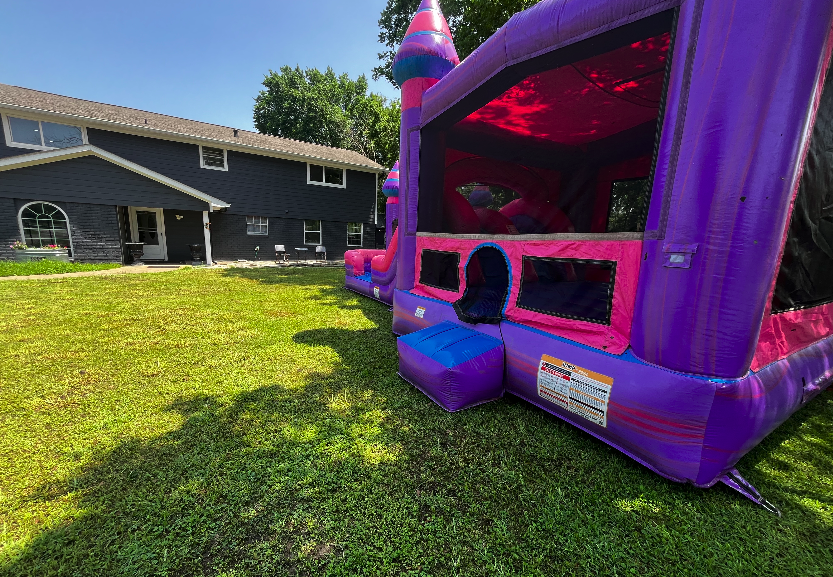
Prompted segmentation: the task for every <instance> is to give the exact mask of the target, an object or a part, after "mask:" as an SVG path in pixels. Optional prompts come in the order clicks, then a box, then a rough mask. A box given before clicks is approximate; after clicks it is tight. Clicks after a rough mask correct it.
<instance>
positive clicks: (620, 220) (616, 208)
mask: <svg viewBox="0 0 833 577" xmlns="http://www.w3.org/2000/svg"><path fill="white" fill-rule="evenodd" d="M648 200H649V191H648V179H647V178H630V179H627V180H614V181H613V183H612V185H611V190H610V207H609V212H608V215H607V231H606V232H644V231H645V218H646V217H647V214H648Z"/></svg>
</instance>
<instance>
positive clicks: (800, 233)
mask: <svg viewBox="0 0 833 577" xmlns="http://www.w3.org/2000/svg"><path fill="white" fill-rule="evenodd" d="M829 302H833V75H831V74H830V71H829V70H828V72H827V78H826V80H825V83H824V89H823V92H822V95H821V102H820V104H819V109H818V113H817V115H816V124H815V126H814V127H813V133H812V135H811V139H810V148H809V150H808V152H807V159H806V160H805V162H804V172H803V173H802V175H801V183H800V184H799V188H798V195H797V196H796V199H795V207H794V208H793V214H792V219H791V221H790V229H789V233H788V234H787V242H786V245H785V247H784V257H783V259H782V260H781V268H780V270H779V271H778V279H777V281H776V283H775V293H774V295H773V299H772V312H774V313H778V312H784V311H788V310H795V309H802V308H810V307H814V306H818V305H822V304H826V303H829Z"/></svg>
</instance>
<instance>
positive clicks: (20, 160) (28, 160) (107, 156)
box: [0, 144, 231, 208]
mask: <svg viewBox="0 0 833 577" xmlns="http://www.w3.org/2000/svg"><path fill="white" fill-rule="evenodd" d="M82 156H97V157H99V158H102V159H104V160H107V161H109V162H112V163H113V164H115V165H117V166H121V167H122V168H126V169H127V170H130V171H132V172H135V173H137V174H141V175H142V176H145V177H147V178H149V179H151V180H155V181H156V182H159V183H161V184H164V185H165V186H169V187H171V188H173V189H174V190H178V191H179V192H183V193H185V194H187V195H189V196H193V197H194V198H198V199H200V200H202V201H205V202H207V203H209V204H210V205H211V206H212V207H217V208H228V207H229V206H231V205H230V204H229V203H227V202H225V201H223V200H220V199H219V198H215V197H213V196H211V195H208V194H205V193H204V192H200V191H199V190H197V189H196V188H191V187H190V186H188V185H187V184H182V183H181V182H179V181H177V180H174V179H172V178H168V177H167V176H165V175H164V174H159V173H158V172H155V171H153V170H150V169H149V168H145V167H144V166H142V165H140V164H136V163H135V162H130V161H129V160H127V159H125V158H122V157H121V156H116V155H115V154H113V153H112V152H107V151H106V150H104V149H102V148H98V147H97V146H93V145H92V144H83V145H81V146H71V147H69V148H58V149H55V150H48V151H44V152H33V153H31V154H21V155H20V156H9V157H7V158H0V172H2V171H4V170H14V169H15V168H23V167H25V166H37V165H38V164H47V163H50V162H59V161H61V160H70V159H72V158H80V157H82Z"/></svg>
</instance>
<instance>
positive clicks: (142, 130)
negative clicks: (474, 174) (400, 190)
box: [0, 103, 386, 173]
mask: <svg viewBox="0 0 833 577" xmlns="http://www.w3.org/2000/svg"><path fill="white" fill-rule="evenodd" d="M0 110H12V111H17V112H27V113H29V114H37V115H43V116H51V117H54V118H71V119H74V120H76V122H80V123H82V124H84V125H85V126H88V127H93V128H95V127H97V128H102V129H104V130H112V131H114V132H123V133H127V134H133V135H136V136H151V137H153V138H159V139H162V140H173V141H175V142H187V143H189V144H212V145H215V146H216V145H218V144H222V145H223V146H224V147H225V148H228V149H229V150H236V151H238V152H247V153H250V154H259V155H261V156H270V157H274V158H282V159H284V160H300V161H303V162H309V161H318V162H321V163H323V164H327V165H329V166H335V167H339V168H352V169H353V170H361V171H362V172H378V173H384V172H386V169H385V168H384V167H382V168H376V167H374V166H370V165H368V164H355V163H351V162H339V161H337V160H331V159H328V158H324V157H323V156H316V155H312V154H296V153H293V152H285V151H280V150H272V149H271V148H263V147H260V146H254V145H251V144H241V143H239V142H234V141H231V140H222V139H219V138H208V137H205V136H194V135H191V134H183V133H181V132H174V131H172V130H163V129H160V128H154V127H151V126H139V125H136V124H128V123H126V122H115V121H113V120H102V119H100V118H91V117H89V116H81V115H80V114H68V113H65V112H53V111H51V110H42V109H40V108H33V107H31V106H20V105H18V104H6V103H0ZM229 130H232V129H231V128H229Z"/></svg>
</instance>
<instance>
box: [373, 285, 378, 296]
mask: <svg viewBox="0 0 833 577" xmlns="http://www.w3.org/2000/svg"><path fill="white" fill-rule="evenodd" d="M373 296H374V297H375V298H377V299H378V298H379V287H377V286H375V287H373Z"/></svg>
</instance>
